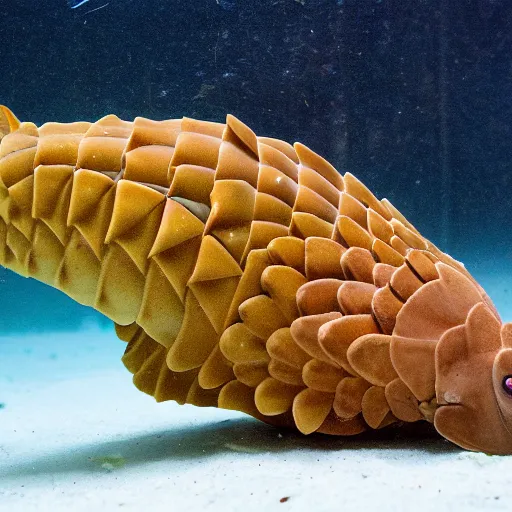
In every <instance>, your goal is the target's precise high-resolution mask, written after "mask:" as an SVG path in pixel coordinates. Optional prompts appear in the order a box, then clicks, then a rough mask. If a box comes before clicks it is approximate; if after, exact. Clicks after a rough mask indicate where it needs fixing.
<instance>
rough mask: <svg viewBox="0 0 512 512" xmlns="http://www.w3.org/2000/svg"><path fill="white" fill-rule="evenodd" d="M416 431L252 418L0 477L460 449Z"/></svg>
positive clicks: (149, 437)
mask: <svg viewBox="0 0 512 512" xmlns="http://www.w3.org/2000/svg"><path fill="white" fill-rule="evenodd" d="M418 427H419V426H418V425H416V426H415V428H414V429H411V428H408V427H407V426H405V427H401V428H389V429H387V430H383V431H377V432H371V433H367V434H360V435H358V436H354V437H333V436H328V435H322V434H316V435H311V436H307V437H306V436H302V435H300V434H298V433H296V432H293V431H289V430H284V429H277V428H274V427H270V426H268V425H264V424H262V423H260V422H258V421H256V420H253V419H251V418H247V419H246V418H243V419H235V420H226V421H222V422H219V423H216V424H212V425H207V426H198V427H190V428H179V429H173V430H167V431H161V432H154V433H152V434H144V435H139V436H132V437H126V438H124V439H118V440H114V441H108V442H101V443H98V444H87V445H81V446H80V445H79V446H77V447H76V448H71V449H70V448H67V449H65V450H64V449H63V450H61V451H57V452H54V453H52V454H50V455H47V456H40V457H35V458H34V459H33V460H30V461H23V462H21V463H16V462H15V461H13V462H12V463H11V464H8V465H5V466H4V468H0V478H1V479H7V478H15V477H20V476H24V475H25V476H29V475H33V476H35V475H38V474H52V473H66V472H91V471H104V470H105V465H104V464H105V463H106V464H112V465H113V466H114V467H115V466H116V465H117V466H118V467H136V466H139V465H145V464H149V463H151V462H158V461H162V460H169V461H178V460H193V459H202V458H203V459H206V458H208V457H211V456H215V455H219V454H225V453H229V452H233V451H235V452H241V453H245V454H262V453H269V452H270V453H291V452H294V451H309V452H311V451H316V452H318V455H319V456H320V455H321V452H333V451H340V452H341V451H346V450H378V451H381V452H383V456H384V453H385V452H388V451H390V450H403V451H405V452H406V453H405V454H403V456H405V457H407V454H409V456H411V457H417V456H418V455H420V454H424V453H430V454H438V455H441V456H442V455H448V454H452V453H456V452H459V451H460V450H461V449H460V448H458V447H456V446H455V445H453V444H451V443H449V442H447V441H445V440H444V439H442V438H441V437H440V436H439V435H438V434H436V432H435V430H433V429H432V427H431V426H430V425H428V424H425V425H422V426H420V427H419V428H418Z"/></svg>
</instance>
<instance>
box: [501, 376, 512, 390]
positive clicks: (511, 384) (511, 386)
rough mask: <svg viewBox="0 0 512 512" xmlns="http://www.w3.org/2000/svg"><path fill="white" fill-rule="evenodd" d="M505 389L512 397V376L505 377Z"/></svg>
mask: <svg viewBox="0 0 512 512" xmlns="http://www.w3.org/2000/svg"><path fill="white" fill-rule="evenodd" d="M503 389H504V390H505V392H506V393H508V394H509V395H512V375H507V376H506V377H503Z"/></svg>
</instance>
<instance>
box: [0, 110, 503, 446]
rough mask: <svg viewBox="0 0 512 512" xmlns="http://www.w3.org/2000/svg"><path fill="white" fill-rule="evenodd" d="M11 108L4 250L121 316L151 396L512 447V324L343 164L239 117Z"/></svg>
mask: <svg viewBox="0 0 512 512" xmlns="http://www.w3.org/2000/svg"><path fill="white" fill-rule="evenodd" d="M0 112H1V113H0V140H1V144H0V264H1V265H3V266H5V267H7V268H10V269H11V270H14V271H15V272H18V273H20V274H22V275H25V276H30V277H34V278H36V279H38V280H40V281H43V282H45V283H47V284H49V285H51V286H55V287H57V288H59V289H60V290H62V291H64V292H65V293H67V294H68V295H69V296H71V297H72V298H74V299H75V300H77V301H78V302H80V303H82V304H86V305H89V306H92V307H94V308H96V309H97V310H99V311H101V312H103V313H104V314H105V315H106V316H108V317H109V318H111V319H112V320H113V321H114V322H115V323H116V332H117V334H118V336H119V337H120V338H121V339H122V340H124V341H126V342H127V347H126V351H125V354H124V356H123V362H124V364H125V365H126V367H127V368H128V370H129V371H130V372H132V373H133V375H134V376H133V381H134V384H135V385H136V386H137V387H138V388H139V389H140V390H142V391H143V392H145V393H148V394H150V395H152V396H154V397H155V399H156V400H158V401H164V400H175V401H176V402H178V403H180V404H181V403H191V404H195V405H198V406H218V407H222V408H226V409H235V410H239V411H243V412H245V413H247V414H250V415H253V416H254V417H256V418H259V419H261V420H262V421H266V422H268V423H272V424H275V425H281V426H295V427H296V428H297V429H298V430H300V431H301V432H303V433H305V434H309V433H312V432H323V433H327V434H332V435H353V434H357V433H359V432H362V431H364V430H366V429H369V428H371V429H379V428H384V427H386V426H388V425H390V424H393V423H397V422H417V421H420V420H427V421H430V422H433V423H434V425H435V426H436V428H437V429H438V430H439V432H440V433H441V434H443V435H444V436H445V437H447V438H448V439H450V440H452V441H454V442H456V443H458V444H460V445H461V446H464V447H466V448H469V449H481V450H485V451H488V452H492V453H511V452H512V440H511V439H510V435H509V434H508V432H509V431H510V429H511V428H512V406H511V405H509V404H508V402H507V400H508V398H507V396H505V394H504V391H503V386H504V385H505V384H506V383H508V381H505V380H503V376H504V375H505V376H506V375H507V372H508V373H512V370H511V366H512V356H510V352H511V350H512V349H511V348H510V347H512V334H511V333H512V328H511V327H510V325H509V324H505V325H504V326H501V324H500V322H499V320H498V318H499V317H498V315H497V313H496V310H495V308H494V306H493V305H492V303H491V302H490V300H489V298H488V297H487V295H486V294H485V292H484V291H483V290H482V289H481V287H480V286H479V285H478V284H477V283H476V281H475V280H474V279H473V278H472V277H471V276H470V274H469V273H468V272H467V270H466V269H465V268H464V267H463V265H462V264H460V263H459V262H457V261H455V260H454V259H453V258H451V257H450V256H449V255H447V254H444V253H443V252H441V251H440V250H439V249H438V248H437V247H435V246H434V245H433V244H432V243H431V242H429V241H428V240H426V239H425V238H423V237H422V236H421V234H420V233H419V232H418V231H417V230H416V229H415V228H414V226H412V225H411V224H410V223H409V222H408V221H407V219H405V218H404V216H403V215H402V214H401V213H400V212H399V211H398V210H397V209H396V208H395V207H394V206H393V205H392V204H391V203H390V202H389V201H388V200H386V199H383V200H381V201H379V200H378V199H377V198H375V196H374V195H373V194H372V193H371V192H370V191H369V190H368V189H367V188H366V187H365V186H364V185H363V184H362V183H361V182H360V181H359V180H358V179H357V178H356V177H355V176H353V175H352V174H350V173H345V174H344V175H343V176H342V175H341V174H339V173H338V172H337V171H336V169H335V168H334V167H333V166H332V165H331V164H330V163H328V162H327V161H326V160H324V159H323V158H322V157H320V156H319V155H317V154H316V153H314V152H313V151H311V150H310V149H309V148H307V147H305V146H304V145H302V144H299V143H296V144H295V145H293V146H291V145H290V144H287V143H285V142H283V141H280V140H277V139H272V138H266V137H258V136H256V134H254V132H253V131H252V130H251V129H250V128H249V127H247V126H246V125H245V124H243V123H242V122H241V121H239V120H238V119H236V118H235V117H233V116H228V117H227V119H226V123H225V124H220V123H212V122H205V121H198V120H194V119H189V118H184V119H181V120H168V121H152V120H148V119H144V118H137V119H135V121H133V122H126V121H122V120H120V119H119V118H117V117H115V116H107V117H105V118H103V119H101V120H99V121H98V122H96V123H93V124H90V123H70V124H59V123H47V124H45V125H43V126H41V127H40V128H37V127H36V126H35V125H33V124H32V123H20V122H19V121H18V120H17V119H16V117H15V116H14V115H13V114H12V112H10V111H9V110H8V109H7V108H5V107H0ZM507 385H508V384H507ZM505 391H506V390H505ZM489 425H491V426H492V427H493V428H490V427H489Z"/></svg>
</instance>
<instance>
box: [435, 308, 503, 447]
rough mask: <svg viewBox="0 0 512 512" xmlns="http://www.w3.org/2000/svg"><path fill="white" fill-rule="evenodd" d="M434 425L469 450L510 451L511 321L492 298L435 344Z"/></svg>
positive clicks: (444, 434)
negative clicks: (503, 316)
mask: <svg viewBox="0 0 512 512" xmlns="http://www.w3.org/2000/svg"><path fill="white" fill-rule="evenodd" d="M435 356H436V397H437V402H438V406H439V407H438V409H437V411H436V413H435V417H434V424H435V427H436V429H437V430H438V431H439V432H440V433H441V434H442V435H443V436H444V437H446V438H447V439H449V440H451V441H453V442H454V443H456V444H458V445H459V446H462V447H463V448H467V449H469V450H476V451H483V452H486V453H492V454H503V455H504V454H511V453H512V324H510V323H509V324H504V325H501V322H500V321H499V319H498V318H497V317H496V314H495V313H494V312H493V311H492V310H491V308H490V307H489V305H488V304H486V303H485V302H480V303H478V304H476V305H475V306H473V308H472V309H471V310H470V311H469V314H468V316H467V319H466V322H465V323H464V324H463V325H459V326H457V327H453V328H451V329H449V330H448V331H447V332H446V333H445V334H444V335H443V336H442V337H441V339H440V341H439V343H438V344H437V347H436V352H435Z"/></svg>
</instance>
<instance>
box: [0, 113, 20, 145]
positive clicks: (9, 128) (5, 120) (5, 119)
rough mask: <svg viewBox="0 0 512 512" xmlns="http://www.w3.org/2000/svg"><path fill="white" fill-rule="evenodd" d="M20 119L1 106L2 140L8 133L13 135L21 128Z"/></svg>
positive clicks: (0, 133) (0, 131)
mask: <svg viewBox="0 0 512 512" xmlns="http://www.w3.org/2000/svg"><path fill="white" fill-rule="evenodd" d="M20 124H21V123H20V121H19V119H18V118H17V117H16V116H15V115H14V114H13V113H12V111H11V109H9V108H7V107H5V106H4V105H0V140H2V139H3V138H4V137H5V136H6V135H7V134H8V133H12V132H14V131H16V130H17V129H18V127H19V126H20Z"/></svg>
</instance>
